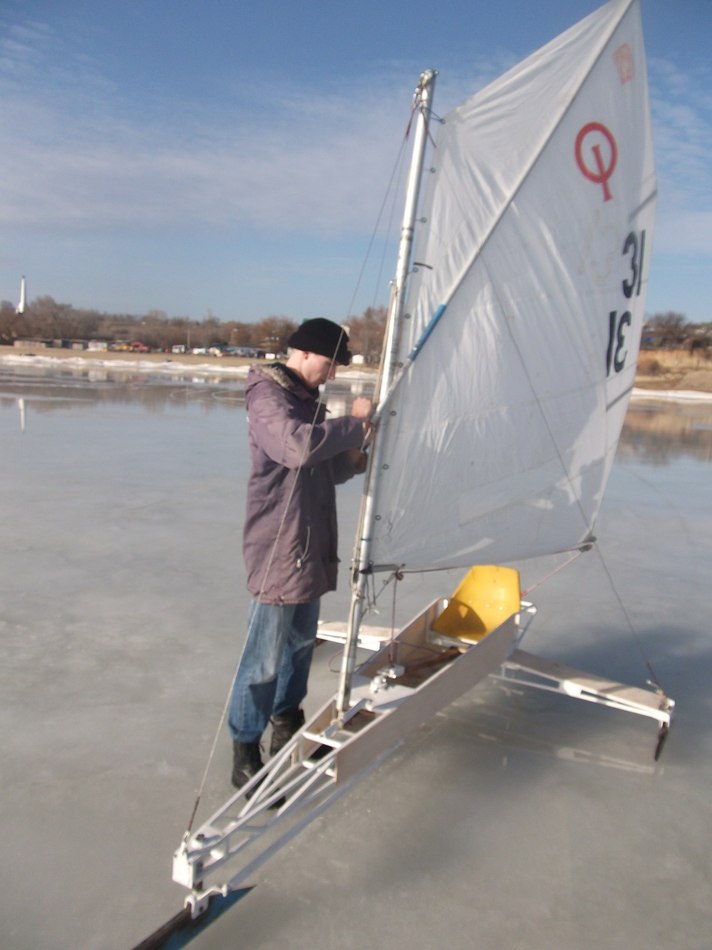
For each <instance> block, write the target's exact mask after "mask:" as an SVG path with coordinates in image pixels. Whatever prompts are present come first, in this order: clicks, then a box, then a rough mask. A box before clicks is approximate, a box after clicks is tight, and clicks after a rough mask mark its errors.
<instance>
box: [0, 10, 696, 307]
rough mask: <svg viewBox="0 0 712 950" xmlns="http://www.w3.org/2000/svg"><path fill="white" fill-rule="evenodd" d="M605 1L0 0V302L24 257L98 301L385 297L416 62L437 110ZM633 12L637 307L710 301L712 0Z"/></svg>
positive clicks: (314, 302) (46, 288) (24, 265)
mask: <svg viewBox="0 0 712 950" xmlns="http://www.w3.org/2000/svg"><path fill="white" fill-rule="evenodd" d="M597 6H599V3H598V2H597V0H537V2H536V3H534V2H532V0H497V2H496V3H493V2H491V0H446V2H442V3H433V2H427V3H426V2H425V0H410V2H408V3H406V2H404V0H359V2H357V3H354V2H345V0H302V2H300V3H296V2H294V0H289V2H287V0H261V2H250V3H247V2H246V0H200V2H198V0H110V2H109V0H0V123H1V128H2V136H1V138H0V300H8V301H11V302H13V303H17V301H18V299H19V288H20V278H21V276H22V275H26V278H27V297H28V300H29V301H32V300H33V299H36V298H37V297H43V296H51V297H53V298H54V299H55V300H56V301H58V302H60V303H66V304H71V305H72V306H74V307H77V308H87V309H96V310H100V311H102V312H106V313H112V314H133V315H137V316H138V315H144V314H146V313H149V312H152V311H158V312H161V313H164V314H166V315H167V316H169V317H190V318H191V319H195V320H202V319H203V318H204V317H207V316H214V317H217V318H218V319H220V320H240V321H245V322H251V321H255V320H260V319H263V318H265V317H268V316H284V317H288V318H290V319H293V320H297V321H299V320H302V319H306V318H308V317H315V316H326V317H330V318H332V319H335V320H337V321H342V320H344V319H346V318H347V317H348V315H350V314H360V313H362V312H363V310H364V309H365V308H366V307H368V306H376V305H379V304H385V303H386V302H387V288H388V281H389V279H390V277H391V276H392V272H393V270H394V266H395V263H394V258H393V256H392V255H393V253H394V249H393V244H392V242H390V243H389V242H387V241H385V240H384V239H383V238H382V237H381V234H382V232H384V231H386V230H387V228H388V227H390V226H392V222H393V221H395V223H396V227H397V224H398V222H399V219H400V214H401V210H400V205H398V206H396V203H395V202H394V201H392V200H391V198H390V197H387V196H388V195H389V190H388V186H389V182H390V181H391V180H392V176H393V173H394V169H395V168H396V167H397V162H398V156H399V154H400V153H401V151H402V145H403V138H404V132H405V129H406V125H407V121H408V117H409V112H410V105H411V98H412V92H413V89H414V87H415V85H416V83H417V80H418V77H419V75H420V73H421V72H422V71H423V70H424V69H427V68H430V67H434V68H436V69H437V70H438V71H439V76H438V84H437V90H436V100H435V111H436V112H439V113H440V114H443V113H445V112H446V111H448V110H449V109H450V108H452V107H453V106H454V105H456V104H458V102H459V101H461V100H462V99H464V98H465V97H467V96H468V95H471V94H472V93H473V92H475V91H476V90H477V89H479V88H481V87H482V86H484V85H485V84H486V83H487V82H489V81H490V80H492V79H494V78H496V77H497V76H498V75H499V74H501V73H502V72H504V71H505V70H506V69H507V68H508V67H510V66H512V65H514V64H515V63H516V62H518V61H519V60H520V59H522V58H523V57H525V56H526V55H528V54H529V53H531V52H533V51H534V50H535V49H537V48H538V47H539V46H542V45H543V44H544V43H546V42H548V41H549V40H550V39H552V38H553V37H554V36H556V35H557V34H559V33H561V32H562V31H563V30H565V29H567V28H568V27H569V26H571V25H573V23H575V22H576V21H577V20H579V19H581V18H582V17H584V16H586V15H587V14H588V13H590V12H592V11H593V10H594V9H596V7H597ZM642 14H643V30H644V35H645V42H646V50H647V57H648V71H649V83H650V92H651V103H652V114H653V135H654V141H655V150H656V163H657V171H658V190H659V197H658V213H657V225H656V232H655V244H654V251H653V254H652V256H651V261H650V264H651V270H650V280H649V286H648V296H647V304H646V309H647V311H648V313H649V314H654V313H663V312H667V311H670V310H673V311H676V312H678V313H682V314H684V315H685V316H686V317H687V319H688V320H690V321H692V322H703V321H709V320H712V304H711V303H710V295H709V293H708V288H709V287H710V283H711V281H710V275H712V57H710V37H711V36H712V0H674V2H671V0H642ZM396 201H399V202H401V203H402V197H401V194H400V193H399V194H398V195H397V198H396ZM374 236H375V237H374Z"/></svg>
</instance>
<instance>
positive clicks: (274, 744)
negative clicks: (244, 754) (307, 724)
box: [269, 709, 304, 755]
mask: <svg viewBox="0 0 712 950" xmlns="http://www.w3.org/2000/svg"><path fill="white" fill-rule="evenodd" d="M270 721H271V723H272V741H271V742H270V746H269V754H270V755H277V753H278V752H279V751H281V750H282V749H283V748H284V747H285V746H286V744H287V743H288V742H289V740H290V739H291V738H292V736H293V735H294V733H295V732H299V730H300V729H301V728H302V726H303V725H304V711H303V710H302V709H288V710H287V711H286V712H284V713H282V715H281V716H272V719H271V720H270Z"/></svg>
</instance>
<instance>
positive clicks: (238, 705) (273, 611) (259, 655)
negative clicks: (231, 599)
mask: <svg viewBox="0 0 712 950" xmlns="http://www.w3.org/2000/svg"><path fill="white" fill-rule="evenodd" d="M318 621H319V600H318V599H317V600H312V601H310V602H309V603H306V604H260V603H258V602H257V601H256V600H253V601H252V603H251V605H250V610H249V613H248V620H247V643H246V644H245V649H244V651H243V654H242V658H241V660H240V665H239V667H238V670H237V676H236V677H235V683H234V685H233V688H232V696H231V697H230V710H229V714H228V728H229V730H230V734H231V735H232V738H233V739H235V740H237V741H238V742H259V740H260V736H261V735H262V733H263V732H264V730H265V729H266V727H267V723H268V722H269V718H270V716H273V715H274V716H281V715H284V713H285V712H287V711H288V710H290V709H299V707H300V705H301V703H302V700H303V699H304V697H305V696H306V694H307V680H308V679H309V668H310V667H311V661H312V653H313V652H314V642H315V640H316V630H317V623H318Z"/></svg>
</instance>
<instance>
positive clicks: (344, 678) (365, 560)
mask: <svg viewBox="0 0 712 950" xmlns="http://www.w3.org/2000/svg"><path fill="white" fill-rule="evenodd" d="M436 76H437V71H436V70H434V69H428V70H426V71H425V72H424V73H422V74H421V76H420V81H419V83H418V85H417V87H416V89H415V93H414V95H413V110H414V111H415V112H417V117H416V126H415V136H414V140H413V152H412V157H411V162H410V170H409V173H408V182H407V186H406V195H405V208H404V210H403V221H402V225H401V236H400V242H399V245H398V257H397V261H396V272H395V277H394V279H393V284H392V291H391V299H390V303H389V309H388V319H387V323H386V337H385V342H384V348H383V357H382V364H381V374H380V378H379V386H378V392H377V394H376V409H375V413H374V416H375V417H379V416H380V412H379V410H380V409H381V408H382V405H383V403H384V400H385V399H386V395H387V393H388V392H389V389H390V386H391V381H392V379H393V376H394V373H395V370H396V368H397V367H396V351H397V344H398V341H399V339H400V330H401V323H402V319H403V311H404V308H405V296H406V294H405V292H406V284H407V279H408V274H409V272H410V266H411V257H412V252H413V240H414V232H415V220H416V213H417V209H418V197H419V194H420V184H421V180H422V174H423V165H424V161H425V149H426V146H427V143H428V130H429V128H430V114H431V109H432V99H433V92H434V89H435V79H436ZM382 454H383V440H382V439H381V438H379V434H378V431H376V436H375V438H374V442H373V446H372V449H371V455H370V460H369V465H368V471H367V473H366V482H365V486H364V494H363V504H362V506H361V515H360V518H359V525H358V529H357V535H356V537H357V539H358V549H357V553H356V555H355V557H354V565H353V570H354V573H355V576H356V584H355V586H354V587H353V591H352V595H351V609H350V611H349V625H348V632H347V635H346V641H345V643H344V652H343V656H342V660H341V674H340V677H339V691H338V695H337V714H338V717H339V718H340V719H341V718H343V716H344V714H345V713H346V711H347V709H348V705H349V697H350V693H351V677H352V674H353V670H354V666H355V661H356V648H357V645H358V632H359V628H360V625H361V619H362V617H363V612H364V603H365V598H366V588H367V584H368V575H369V572H370V565H371V557H370V553H371V528H372V524H373V518H374V508H373V506H374V495H375V487H376V482H377V479H378V473H379V471H380V468H381V464H382V463H381V458H382Z"/></svg>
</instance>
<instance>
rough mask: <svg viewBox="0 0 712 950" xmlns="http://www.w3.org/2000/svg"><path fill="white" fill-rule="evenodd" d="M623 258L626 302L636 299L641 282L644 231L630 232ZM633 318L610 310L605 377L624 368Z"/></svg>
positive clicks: (628, 311)
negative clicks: (628, 330) (626, 269)
mask: <svg viewBox="0 0 712 950" xmlns="http://www.w3.org/2000/svg"><path fill="white" fill-rule="evenodd" d="M623 257H624V258H626V260H627V261H628V267H629V269H628V273H627V274H626V276H625V277H624V278H623V280H622V281H621V288H622V290H623V294H624V296H625V298H626V300H630V298H631V297H637V296H638V295H639V294H640V288H641V285H642V282H643V262H644V258H645V231H640V233H638V232H636V231H631V232H630V233H629V234H628V236H627V237H626V239H625V241H624V243H623ZM632 321H633V317H632V316H631V312H630V310H624V311H623V313H619V312H618V311H617V310H611V311H610V313H609V314H608V349H607V351H606V376H610V375H611V371H613V372H615V373H620V371H621V370H622V369H623V367H624V366H625V360H626V356H627V355H628V350H627V348H626V345H625V333H626V329H627V327H629V326H630V325H631V323H632Z"/></svg>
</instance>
